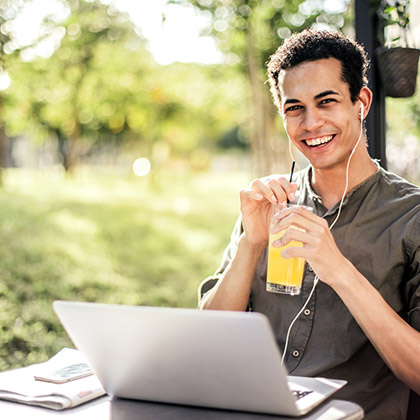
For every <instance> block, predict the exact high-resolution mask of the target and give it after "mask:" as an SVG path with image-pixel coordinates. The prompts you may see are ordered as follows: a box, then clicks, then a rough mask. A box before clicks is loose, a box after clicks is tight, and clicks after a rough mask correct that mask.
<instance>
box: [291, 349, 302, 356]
mask: <svg viewBox="0 0 420 420" xmlns="http://www.w3.org/2000/svg"><path fill="white" fill-rule="evenodd" d="M292 354H293V356H294V357H299V355H300V353H299V352H298V351H297V350H295V351H294V352H293V353H292Z"/></svg>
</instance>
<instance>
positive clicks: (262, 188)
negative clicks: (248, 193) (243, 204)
mask: <svg viewBox="0 0 420 420" xmlns="http://www.w3.org/2000/svg"><path fill="white" fill-rule="evenodd" d="M251 189H252V190H253V192H254V197H261V198H256V199H259V200H262V198H265V199H267V200H268V201H270V202H271V203H277V196H276V195H275V194H274V192H273V190H272V189H271V188H270V187H269V186H268V185H267V184H265V183H264V182H262V181H261V180H260V179H255V180H254V181H252V183H251Z"/></svg>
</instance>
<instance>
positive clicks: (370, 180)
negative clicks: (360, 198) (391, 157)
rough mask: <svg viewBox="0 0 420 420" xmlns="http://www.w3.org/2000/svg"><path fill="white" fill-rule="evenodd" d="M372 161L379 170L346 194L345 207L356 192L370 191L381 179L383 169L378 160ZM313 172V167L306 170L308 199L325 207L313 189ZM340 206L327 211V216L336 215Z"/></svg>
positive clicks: (337, 205) (305, 180) (310, 166)
mask: <svg viewBox="0 0 420 420" xmlns="http://www.w3.org/2000/svg"><path fill="white" fill-rule="evenodd" d="M372 161H373V163H374V164H375V165H376V168H377V169H376V171H375V172H374V173H373V174H372V175H371V176H369V177H368V178H366V179H365V180H364V181H363V182H362V183H360V184H359V185H356V186H355V187H354V188H353V189H352V190H351V191H349V192H348V193H347V194H346V196H345V197H344V200H343V206H345V205H346V204H347V203H348V202H349V200H350V197H351V196H352V195H353V194H354V193H355V192H356V191H359V190H365V189H369V188H370V187H371V186H372V185H373V184H374V183H375V182H376V181H377V179H378V178H379V174H380V172H381V171H382V170H383V169H382V168H381V167H380V165H379V163H378V161H377V160H375V159H372ZM311 172H312V165H308V167H307V168H306V170H305V172H304V185H306V189H307V193H308V198H309V199H311V200H314V201H317V202H318V203H320V204H322V205H323V203H322V198H321V196H320V195H319V194H317V193H316V192H315V190H314V189H313V188H312V185H311ZM339 205H340V202H338V203H336V204H335V205H334V206H332V207H331V209H329V210H328V211H327V214H331V213H334V212H335V211H336V210H337V209H338V207H339Z"/></svg>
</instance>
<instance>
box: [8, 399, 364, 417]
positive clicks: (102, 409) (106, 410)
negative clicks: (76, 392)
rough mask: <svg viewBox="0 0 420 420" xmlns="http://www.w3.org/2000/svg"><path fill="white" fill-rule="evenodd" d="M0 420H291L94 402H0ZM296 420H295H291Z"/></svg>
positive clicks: (337, 408)
mask: <svg viewBox="0 0 420 420" xmlns="http://www.w3.org/2000/svg"><path fill="white" fill-rule="evenodd" d="M363 416H364V415H363V410H362V409H361V407H359V406H358V405H357V404H355V403H352V402H349V401H343V400H328V401H327V402H325V403H324V404H323V405H321V406H320V407H318V408H317V409H315V410H314V411H312V412H311V414H308V415H306V416H303V417H299V418H298V419H300V420H359V419H363ZM0 418H1V420H15V419H16V420H17V419H24V418H26V419H31V420H66V419H67V420H143V419H144V420H149V419H150V420H168V419H170V420H274V419H282V420H291V419H292V418H291V417H283V416H272V415H265V414H254V413H245V412H239V411H226V410H215V409H207V408H201V407H188V406H181V405H173V404H161V403H154V402H147V401H134V400H125V399H120V398H114V399H112V398H111V397H109V396H104V397H101V398H98V399H96V400H94V401H90V402H88V403H86V404H83V405H81V406H79V407H75V408H71V409H69V410H63V411H54V410H49V409H46V408H40V407H34V406H29V405H24V404H18V403H13V402H7V401H0ZM293 419H294V420H296V418H293Z"/></svg>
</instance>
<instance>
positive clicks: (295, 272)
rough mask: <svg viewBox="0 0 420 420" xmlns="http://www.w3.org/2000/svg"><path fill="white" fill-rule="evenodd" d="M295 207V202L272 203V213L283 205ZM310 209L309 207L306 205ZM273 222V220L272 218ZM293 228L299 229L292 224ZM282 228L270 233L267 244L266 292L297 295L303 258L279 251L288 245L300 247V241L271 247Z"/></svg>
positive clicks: (303, 262) (280, 233)
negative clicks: (285, 256)
mask: <svg viewBox="0 0 420 420" xmlns="http://www.w3.org/2000/svg"><path fill="white" fill-rule="evenodd" d="M286 206H287V207H297V205H296V204H287V205H286V204H284V203H275V204H273V215H274V214H276V213H278V212H279V211H280V210H282V209H284V208H285V207H286ZM305 208H307V209H308V210H310V211H312V209H311V208H310V207H306V206H305ZM273 223H275V221H274V220H273V222H272V225H273ZM292 228H293V229H299V228H298V227H296V226H292ZM284 232H285V231H284V230H282V231H280V232H277V233H274V234H272V233H270V237H269V245H268V265H267V286H266V290H267V292H274V293H285V294H289V295H298V294H300V290H301V287H302V278H303V270H304V268H305V259H304V258H296V257H293V258H284V257H282V255H281V253H282V251H283V250H284V249H286V248H289V247H302V246H303V244H302V242H297V241H290V242H289V243H288V244H287V245H285V246H282V247H280V248H277V247H273V245H272V244H273V242H274V241H275V240H277V239H279V238H281V237H282V236H283V234H284Z"/></svg>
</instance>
